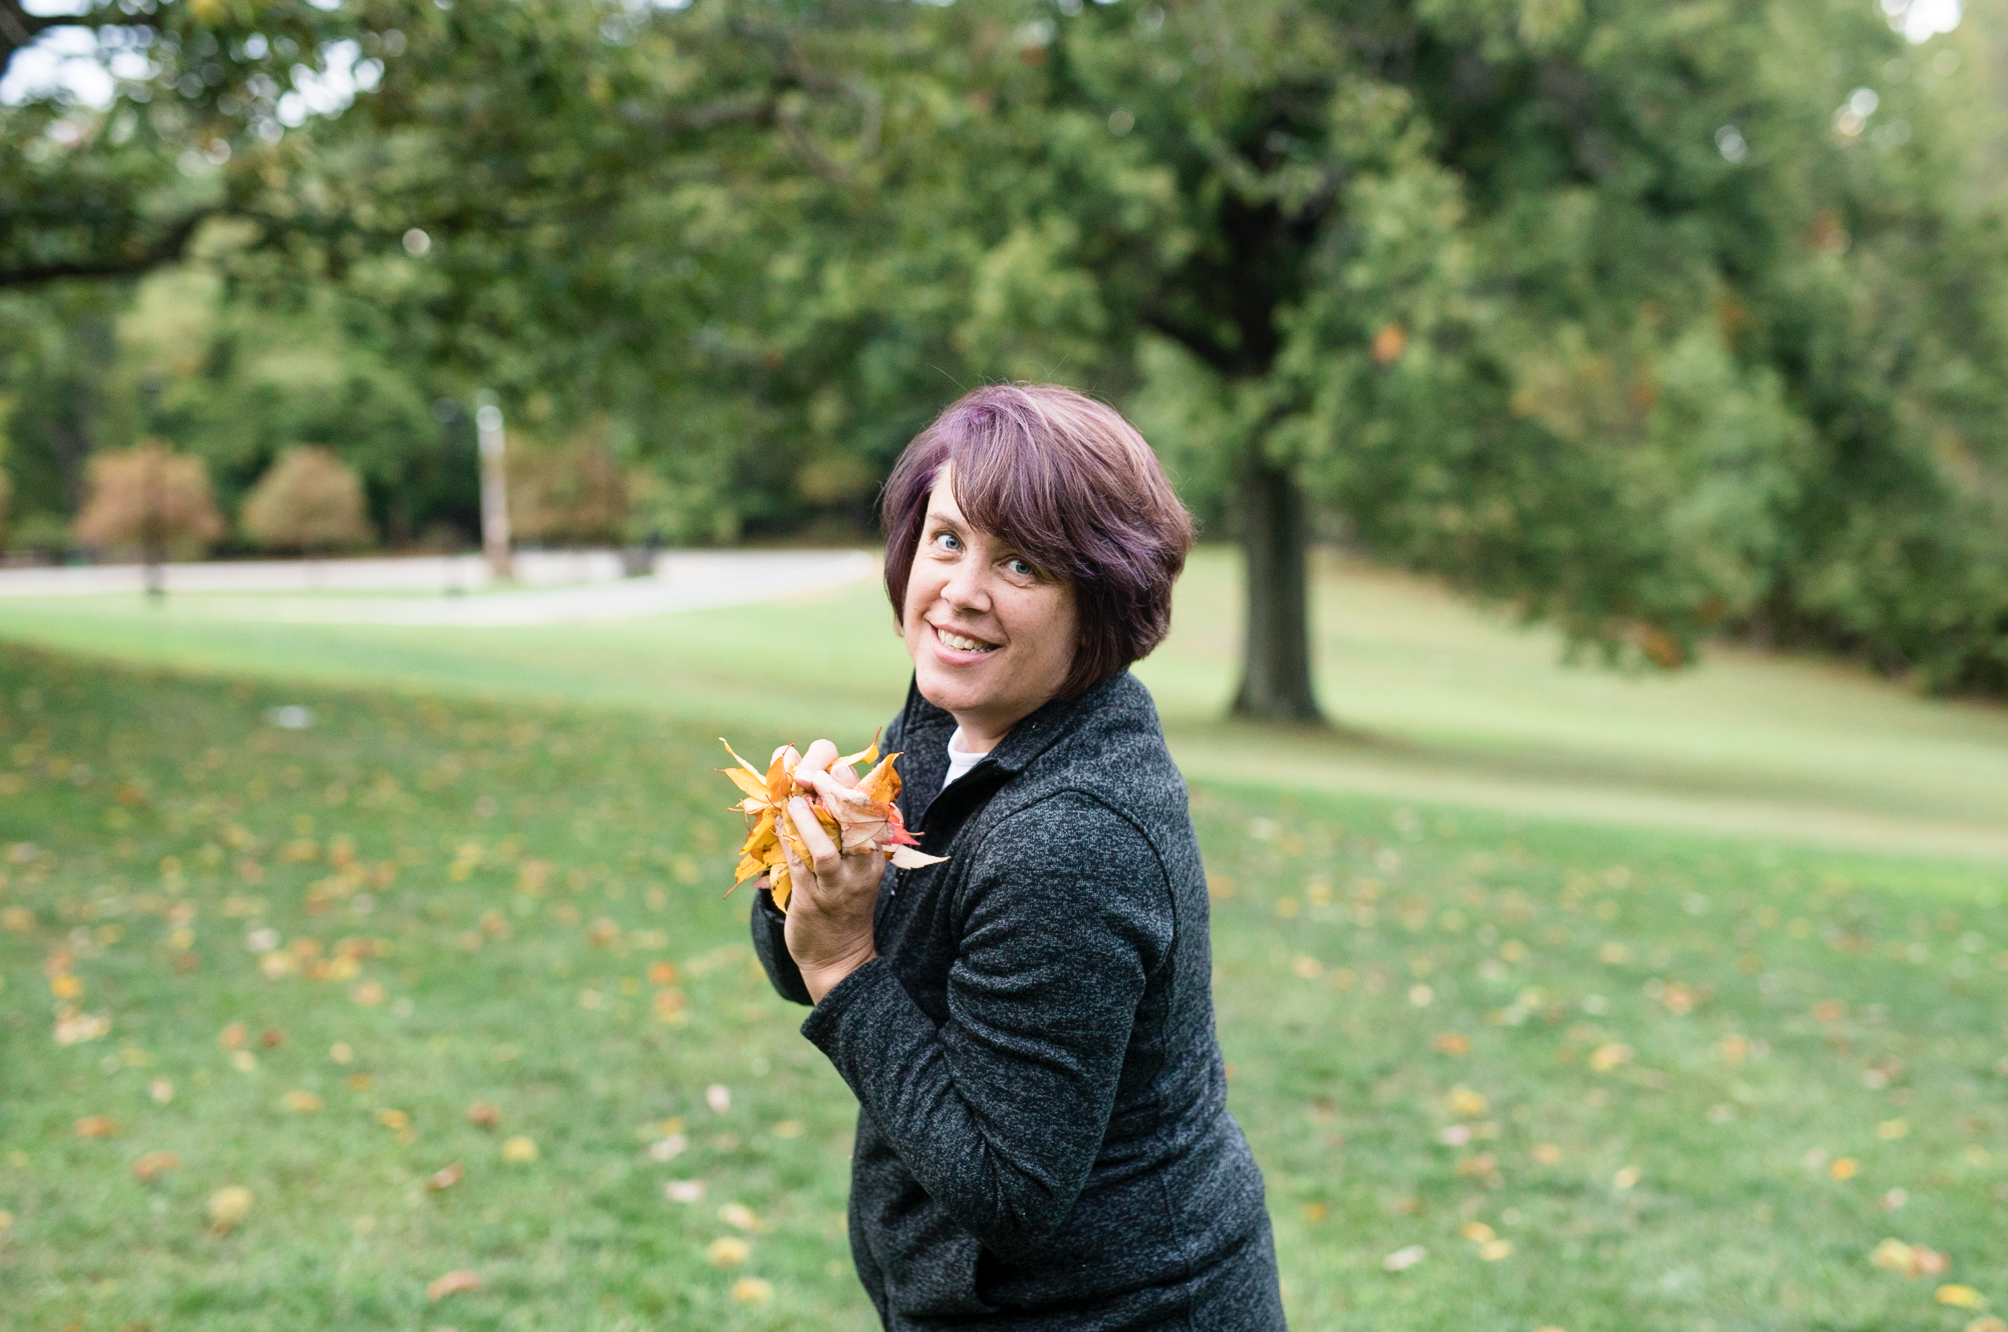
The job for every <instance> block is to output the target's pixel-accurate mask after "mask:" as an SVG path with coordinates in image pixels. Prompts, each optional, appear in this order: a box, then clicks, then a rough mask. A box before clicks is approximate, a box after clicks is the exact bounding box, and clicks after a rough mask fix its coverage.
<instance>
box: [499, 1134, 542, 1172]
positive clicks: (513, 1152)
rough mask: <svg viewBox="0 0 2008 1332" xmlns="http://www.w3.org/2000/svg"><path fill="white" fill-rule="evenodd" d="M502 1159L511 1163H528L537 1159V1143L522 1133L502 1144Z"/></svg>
mask: <svg viewBox="0 0 2008 1332" xmlns="http://www.w3.org/2000/svg"><path fill="white" fill-rule="evenodd" d="M502 1159H503V1160H504V1161H507V1162H508V1163H509V1164H511V1165H528V1164H529V1163H530V1162H532V1161H534V1160H536V1159H537V1143H536V1140H535V1139H533V1138H526V1137H524V1136H523V1135H522V1134H518V1135H516V1136H515V1137H513V1138H511V1139H509V1141H507V1142H505V1143H503V1144H502Z"/></svg>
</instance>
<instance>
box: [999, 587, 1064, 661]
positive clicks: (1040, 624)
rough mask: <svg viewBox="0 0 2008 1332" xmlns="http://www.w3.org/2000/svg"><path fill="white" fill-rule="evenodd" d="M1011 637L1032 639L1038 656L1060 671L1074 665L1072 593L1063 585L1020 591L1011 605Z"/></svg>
mask: <svg viewBox="0 0 2008 1332" xmlns="http://www.w3.org/2000/svg"><path fill="white" fill-rule="evenodd" d="M1010 623H1011V624H1012V627H1013V637H1014V638H1019V639H1021V640H1030V641H1035V642H1036V643H1037V645H1038V649H1037V650H1038V656H1039V659H1040V660H1041V661H1043V662H1046V663H1047V664H1049V665H1051V666H1053V667H1055V668H1056V669H1058V670H1060V671H1061V672H1062V673H1064V672H1066V671H1067V670H1069V669H1071V668H1072V667H1073V664H1074V648H1075V642H1074V640H1075V639H1076V638H1077V637H1078V636H1079V635H1078V633H1077V632H1076V628H1075V616H1074V598H1073V594H1072V593H1071V592H1070V591H1068V590H1066V589H1063V588H1056V587H1039V588H1034V589H1031V590H1029V591H1027V592H1024V593H1022V594H1020V596H1018V597H1017V598H1015V599H1014V601H1013V604H1012V617H1011V622H1010Z"/></svg>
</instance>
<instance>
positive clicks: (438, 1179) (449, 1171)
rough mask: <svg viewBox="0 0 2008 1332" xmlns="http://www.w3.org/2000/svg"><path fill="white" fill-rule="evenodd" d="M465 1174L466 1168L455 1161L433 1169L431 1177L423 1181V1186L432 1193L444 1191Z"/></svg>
mask: <svg viewBox="0 0 2008 1332" xmlns="http://www.w3.org/2000/svg"><path fill="white" fill-rule="evenodd" d="M466 1174H467V1171H466V1169H465V1168H464V1167H463V1166H462V1165H461V1164H460V1162H458V1161H455V1162H454V1163H453V1164H452V1165H450V1166H445V1167H442V1168H441V1169H438V1170H435V1171H433V1172H432V1177H431V1178H430V1179H428V1180H426V1181H425V1187H426V1188H427V1189H428V1190H430V1191H431V1192H433V1193H444V1192H445V1191H446V1190H448V1189H450V1188H452V1187H453V1186H454V1185H455V1184H458V1183H459V1182H460V1181H461V1179H462V1178H463V1177H465V1175H466Z"/></svg>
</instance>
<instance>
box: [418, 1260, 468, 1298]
mask: <svg viewBox="0 0 2008 1332" xmlns="http://www.w3.org/2000/svg"><path fill="white" fill-rule="evenodd" d="M479 1289H481V1278H480V1277H479V1276H478V1275H477V1274H475V1273H473V1272H470V1271H468V1270H467V1269H466V1268H464V1267H462V1268H457V1269H455V1270H454V1271H451V1272H448V1273H447V1274H446V1275H445V1276H442V1277H435V1278H434V1279H433V1281H432V1283H431V1284H430V1285H428V1286H427V1287H426V1288H425V1298H426V1299H428V1300H432V1301H435V1302H436V1301H439V1300H443V1299H445V1298H446V1297H447V1296H448V1295H458V1294H460V1293H461V1292H463V1291H469V1290H479Z"/></svg>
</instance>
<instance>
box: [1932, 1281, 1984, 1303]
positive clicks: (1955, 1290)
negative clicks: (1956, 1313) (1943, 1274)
mask: <svg viewBox="0 0 2008 1332" xmlns="http://www.w3.org/2000/svg"><path fill="white" fill-rule="evenodd" d="M1937 1299H1938V1302H1939V1303H1940V1304H1949V1305H1951V1306H1952V1307H1953V1308H1955V1309H1985V1308H1986V1307H1987V1297H1986V1296H1985V1295H1982V1294H1981V1293H1980V1292H1979V1291H1977V1290H1975V1289H1974V1288H1973V1287H1971V1286H1962V1285H1960V1284H1959V1283H1958V1282H1952V1283H1951V1284H1948V1285H1944V1286H1940V1287H1939V1288H1938V1294H1937Z"/></svg>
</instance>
